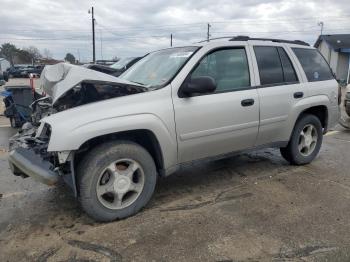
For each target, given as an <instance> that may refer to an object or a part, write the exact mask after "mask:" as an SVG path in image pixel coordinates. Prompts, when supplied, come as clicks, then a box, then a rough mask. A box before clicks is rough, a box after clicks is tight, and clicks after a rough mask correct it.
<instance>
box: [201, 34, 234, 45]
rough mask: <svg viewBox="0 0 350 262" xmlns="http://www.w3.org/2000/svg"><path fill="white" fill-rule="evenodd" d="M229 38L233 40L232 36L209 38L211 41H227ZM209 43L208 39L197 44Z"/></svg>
mask: <svg viewBox="0 0 350 262" xmlns="http://www.w3.org/2000/svg"><path fill="white" fill-rule="evenodd" d="M227 38H232V36H221V37H214V38H209V41H211V40H219V39H227ZM204 42H208V39H205V40H202V41H199V42H197V43H198V44H200V43H204Z"/></svg>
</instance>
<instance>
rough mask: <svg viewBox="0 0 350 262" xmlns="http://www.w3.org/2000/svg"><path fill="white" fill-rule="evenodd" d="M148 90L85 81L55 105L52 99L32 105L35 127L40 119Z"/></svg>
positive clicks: (125, 85) (37, 101)
mask: <svg viewBox="0 0 350 262" xmlns="http://www.w3.org/2000/svg"><path fill="white" fill-rule="evenodd" d="M146 90H147V89H146V88H143V87H141V86H136V85H127V84H118V83H110V82H102V81H83V82H81V83H80V84H78V85H76V86H74V87H73V88H72V89H70V90H68V91H67V92H66V93H65V94H64V95H62V96H61V97H60V98H59V99H58V100H57V101H56V102H55V103H54V104H53V101H52V98H51V97H49V96H47V97H43V98H40V99H38V100H36V101H34V103H33V104H32V105H31V107H32V122H33V125H35V126H36V125H39V121H40V119H42V118H44V117H46V116H49V115H51V114H54V113H57V112H61V111H64V110H67V109H70V108H74V107H77V106H82V105H85V104H89V103H94V102H98V101H102V100H106V99H111V98H116V97H121V96H126V95H132V94H137V93H141V92H145V91H146Z"/></svg>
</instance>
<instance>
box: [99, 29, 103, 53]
mask: <svg viewBox="0 0 350 262" xmlns="http://www.w3.org/2000/svg"><path fill="white" fill-rule="evenodd" d="M100 40H101V60H103V52H102V30H101V29H100Z"/></svg>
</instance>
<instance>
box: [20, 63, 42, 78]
mask: <svg viewBox="0 0 350 262" xmlns="http://www.w3.org/2000/svg"><path fill="white" fill-rule="evenodd" d="M43 69H44V65H34V66H32V65H29V66H27V67H23V68H22V69H21V70H20V75H21V77H29V76H30V74H32V75H34V76H36V77H40V75H41V72H42V71H43Z"/></svg>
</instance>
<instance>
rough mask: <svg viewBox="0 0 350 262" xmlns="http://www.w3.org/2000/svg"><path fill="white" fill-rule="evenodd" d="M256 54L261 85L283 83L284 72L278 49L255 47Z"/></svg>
mask: <svg viewBox="0 0 350 262" xmlns="http://www.w3.org/2000/svg"><path fill="white" fill-rule="evenodd" d="M254 52H255V56H256V60H257V62H258V67H259V74H260V84H261V85H273V84H278V83H283V71H282V65H281V60H280V58H279V55H278V52H277V48H276V47H270V46H255V47H254Z"/></svg>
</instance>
